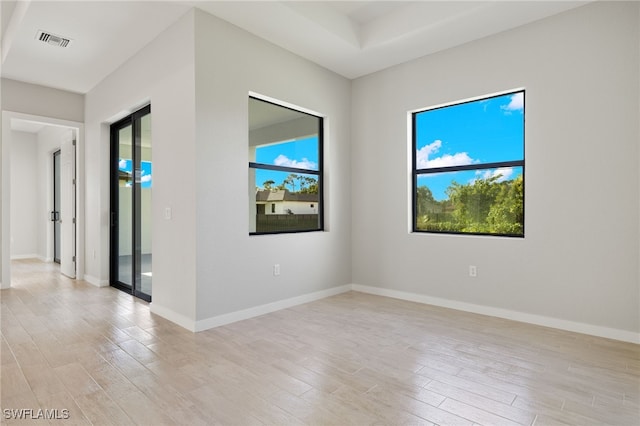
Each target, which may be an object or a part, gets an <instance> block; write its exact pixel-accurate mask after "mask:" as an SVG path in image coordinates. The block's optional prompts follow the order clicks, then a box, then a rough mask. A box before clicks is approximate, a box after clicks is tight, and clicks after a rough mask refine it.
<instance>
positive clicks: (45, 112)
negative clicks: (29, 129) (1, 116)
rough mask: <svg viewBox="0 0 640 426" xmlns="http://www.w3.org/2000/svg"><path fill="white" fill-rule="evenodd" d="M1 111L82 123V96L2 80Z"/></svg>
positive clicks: (5, 79) (0, 82) (0, 81)
mask: <svg viewBox="0 0 640 426" xmlns="http://www.w3.org/2000/svg"><path fill="white" fill-rule="evenodd" d="M0 84H2V98H1V99H2V110H3V111H13V112H21V113H24V114H31V115H40V116H42V117H50V118H58V119H61V120H69V121H78V122H82V121H84V95H81V94H78V93H72V92H67V91H64V90H58V89H53V88H51V87H44V86H38V85H35V84H29V83H23V82H21V81H16V80H10V79H7V78H3V79H2V80H0Z"/></svg>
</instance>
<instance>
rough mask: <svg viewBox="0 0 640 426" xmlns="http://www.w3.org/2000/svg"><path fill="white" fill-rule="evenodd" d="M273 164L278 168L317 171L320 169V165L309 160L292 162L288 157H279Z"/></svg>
mask: <svg viewBox="0 0 640 426" xmlns="http://www.w3.org/2000/svg"><path fill="white" fill-rule="evenodd" d="M273 164H275V165H276V166H283V167H296V168H299V169H312V170H313V169H316V168H318V165H317V164H316V163H314V162H313V161H310V160H309V159H307V158H303V159H302V161H298V160H292V159H290V158H288V157H287V156H286V155H282V154H280V155H278V156H277V157H276V159H275V160H273Z"/></svg>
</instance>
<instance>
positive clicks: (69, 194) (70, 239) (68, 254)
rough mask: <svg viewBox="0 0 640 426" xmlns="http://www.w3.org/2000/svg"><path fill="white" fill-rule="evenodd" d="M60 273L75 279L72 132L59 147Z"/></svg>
mask: <svg viewBox="0 0 640 426" xmlns="http://www.w3.org/2000/svg"><path fill="white" fill-rule="evenodd" d="M59 225H60V272H62V273H63V274H64V275H66V276H68V277H70V278H75V277H76V140H75V136H74V132H73V131H69V133H68V135H66V136H65V137H64V138H63V139H62V143H61V146H60V220H59Z"/></svg>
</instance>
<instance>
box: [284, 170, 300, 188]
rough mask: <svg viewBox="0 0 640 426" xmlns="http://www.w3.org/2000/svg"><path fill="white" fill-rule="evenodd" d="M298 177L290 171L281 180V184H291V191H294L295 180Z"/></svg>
mask: <svg viewBox="0 0 640 426" xmlns="http://www.w3.org/2000/svg"><path fill="white" fill-rule="evenodd" d="M297 179H298V175H297V174H295V173H291V174H290V175H289V176H287V177H286V178H285V179H284V181H282V183H283V185H285V186H286V185H291V192H296V180H297Z"/></svg>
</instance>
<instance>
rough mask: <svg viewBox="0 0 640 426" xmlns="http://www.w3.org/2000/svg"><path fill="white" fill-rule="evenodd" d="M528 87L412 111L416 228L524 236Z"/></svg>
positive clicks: (444, 231)
mask: <svg viewBox="0 0 640 426" xmlns="http://www.w3.org/2000/svg"><path fill="white" fill-rule="evenodd" d="M524 95H525V92H524V90H522V91H517V92H511V93H506V94H502V95H497V96H490V97H485V98H482V99H477V100H473V101H466V102H459V103H454V104H451V105H447V106H440V107H435V108H430V109H427V110H424V111H419V112H415V113H412V128H413V138H412V139H413V151H412V152H413V159H412V160H413V231H414V232H434V233H453V234H474V235H500V236H510V237H524Z"/></svg>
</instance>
